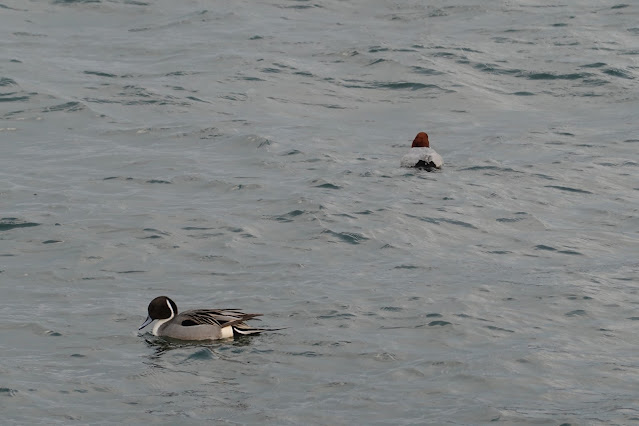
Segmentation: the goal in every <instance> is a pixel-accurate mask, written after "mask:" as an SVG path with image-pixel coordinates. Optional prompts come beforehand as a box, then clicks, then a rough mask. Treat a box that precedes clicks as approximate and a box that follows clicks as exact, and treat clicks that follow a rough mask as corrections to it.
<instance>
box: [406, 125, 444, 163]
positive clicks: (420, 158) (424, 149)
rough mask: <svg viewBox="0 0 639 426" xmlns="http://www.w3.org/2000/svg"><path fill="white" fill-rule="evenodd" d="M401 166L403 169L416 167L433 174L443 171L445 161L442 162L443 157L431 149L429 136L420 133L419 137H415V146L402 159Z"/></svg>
mask: <svg viewBox="0 0 639 426" xmlns="http://www.w3.org/2000/svg"><path fill="white" fill-rule="evenodd" d="M400 165H401V166H402V167H414V168H418V169H423V170H426V171H428V172H431V171H433V170H437V169H441V168H442V166H443V165H444V160H442V157H441V155H439V154H438V153H437V152H435V150H434V149H432V148H431V147H430V141H429V140H428V134H427V133H426V132H419V133H417V136H415V139H413V145H412V146H411V148H410V151H409V152H408V153H407V154H406V155H404V156H403V157H402V159H401V161H400Z"/></svg>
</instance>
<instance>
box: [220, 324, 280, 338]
mask: <svg viewBox="0 0 639 426" xmlns="http://www.w3.org/2000/svg"><path fill="white" fill-rule="evenodd" d="M232 328H233V337H235V338H236V337H240V336H250V335H252V334H260V333H262V332H265V331H278V330H284V328H286V327H284V328H257V327H251V326H249V325H246V324H238V325H234V326H233V327H232Z"/></svg>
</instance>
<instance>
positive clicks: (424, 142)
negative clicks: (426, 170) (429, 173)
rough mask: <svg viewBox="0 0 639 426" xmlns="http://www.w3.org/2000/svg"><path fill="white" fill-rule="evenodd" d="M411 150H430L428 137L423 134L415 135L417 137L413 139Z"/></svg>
mask: <svg viewBox="0 0 639 426" xmlns="http://www.w3.org/2000/svg"><path fill="white" fill-rule="evenodd" d="M411 148H430V143H429V142H428V135H427V134H426V133H424V132H419V133H417V136H415V139H413V146H412V147H411Z"/></svg>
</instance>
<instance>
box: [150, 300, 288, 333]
mask: <svg viewBox="0 0 639 426" xmlns="http://www.w3.org/2000/svg"><path fill="white" fill-rule="evenodd" d="M148 310H149V315H148V316H147V318H146V320H145V321H144V323H143V324H142V325H141V326H140V328H139V330H142V329H143V328H144V327H146V326H147V325H149V324H151V323H152V322H153V321H154V320H158V321H157V322H156V323H155V325H154V326H153V334H154V335H156V336H162V337H170V338H173V339H179V340H217V339H226V338H229V337H236V336H242V335H250V334H259V333H261V332H262V331H274V330H278V329H268V328H255V327H251V326H249V325H247V324H245V323H244V321H247V320H250V319H252V318H255V317H258V316H261V315H262V314H245V313H244V312H242V311H240V310H238V309H220V310H217V309H193V310H190V311H185V312H182V313H181V314H178V308H177V305H176V304H175V302H174V301H172V300H171V299H169V298H168V297H166V296H159V297H156V298H155V299H153V300H152V301H151V303H149V309H148Z"/></svg>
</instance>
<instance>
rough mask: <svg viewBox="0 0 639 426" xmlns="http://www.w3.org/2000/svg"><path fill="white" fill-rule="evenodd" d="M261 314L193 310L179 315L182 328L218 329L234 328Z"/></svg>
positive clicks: (237, 311) (223, 310)
mask: <svg viewBox="0 0 639 426" xmlns="http://www.w3.org/2000/svg"><path fill="white" fill-rule="evenodd" d="M261 315H262V314H246V313H244V312H242V311H240V310H239V309H222V310H217V309H193V310H190V311H185V312H182V313H181V314H179V315H178V316H179V317H180V324H182V326H184V327H190V326H195V325H203V324H209V325H217V326H218V327H228V326H236V325H239V324H242V323H243V322H244V321H248V320H250V319H252V318H255V317H259V316H261Z"/></svg>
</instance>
